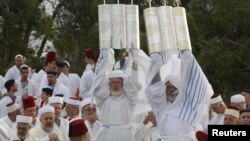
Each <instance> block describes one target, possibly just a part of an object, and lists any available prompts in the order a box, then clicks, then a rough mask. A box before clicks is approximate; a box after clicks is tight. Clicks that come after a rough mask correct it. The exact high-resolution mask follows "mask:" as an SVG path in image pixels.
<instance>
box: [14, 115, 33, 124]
mask: <svg viewBox="0 0 250 141" xmlns="http://www.w3.org/2000/svg"><path fill="white" fill-rule="evenodd" d="M16 122H22V123H28V124H31V123H32V117H29V116H22V115H17V117H16Z"/></svg>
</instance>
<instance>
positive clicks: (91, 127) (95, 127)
mask: <svg viewBox="0 0 250 141" xmlns="http://www.w3.org/2000/svg"><path fill="white" fill-rule="evenodd" d="M85 125H86V126H87V128H88V132H89V134H90V141H94V140H95V137H96V135H97V133H98V131H99V130H100V128H101V126H102V123H101V122H100V121H99V120H97V121H96V122H94V123H93V124H91V123H90V122H89V121H87V120H85Z"/></svg>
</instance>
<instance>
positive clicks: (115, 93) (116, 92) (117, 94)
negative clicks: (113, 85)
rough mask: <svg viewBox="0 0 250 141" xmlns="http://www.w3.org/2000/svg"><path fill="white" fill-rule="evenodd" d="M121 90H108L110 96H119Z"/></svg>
mask: <svg viewBox="0 0 250 141" xmlns="http://www.w3.org/2000/svg"><path fill="white" fill-rule="evenodd" d="M122 92H123V91H122V90H119V91H112V90H111V92H110V94H111V96H120V95H121V94H122Z"/></svg>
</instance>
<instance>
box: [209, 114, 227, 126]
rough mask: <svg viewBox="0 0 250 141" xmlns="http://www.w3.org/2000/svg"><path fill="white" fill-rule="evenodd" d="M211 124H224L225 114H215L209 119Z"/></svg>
mask: <svg viewBox="0 0 250 141" xmlns="http://www.w3.org/2000/svg"><path fill="white" fill-rule="evenodd" d="M208 124H209V125H223V124H224V114H215V115H214V116H213V117H212V118H211V119H210V121H209V123H208Z"/></svg>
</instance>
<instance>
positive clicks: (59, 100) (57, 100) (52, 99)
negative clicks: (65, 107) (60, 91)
mask: <svg viewBox="0 0 250 141" xmlns="http://www.w3.org/2000/svg"><path fill="white" fill-rule="evenodd" d="M54 103H60V104H63V98H62V97H59V96H52V97H49V104H54Z"/></svg>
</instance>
